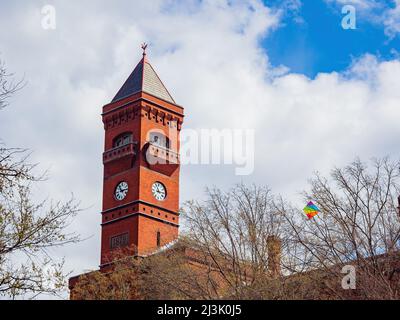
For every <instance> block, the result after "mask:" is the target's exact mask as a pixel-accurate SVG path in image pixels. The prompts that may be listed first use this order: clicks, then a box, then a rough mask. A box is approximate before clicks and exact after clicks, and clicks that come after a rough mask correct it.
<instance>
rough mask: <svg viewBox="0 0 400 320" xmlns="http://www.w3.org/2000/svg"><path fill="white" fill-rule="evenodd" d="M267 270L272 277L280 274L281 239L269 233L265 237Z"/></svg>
mask: <svg viewBox="0 0 400 320" xmlns="http://www.w3.org/2000/svg"><path fill="white" fill-rule="evenodd" d="M267 250H268V270H269V272H270V274H271V276H272V277H273V278H276V277H279V276H280V275H281V252H282V241H281V239H279V237H277V236H274V235H270V236H268V238H267Z"/></svg>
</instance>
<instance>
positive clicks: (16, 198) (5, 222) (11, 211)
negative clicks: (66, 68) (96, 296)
mask: <svg viewBox="0 0 400 320" xmlns="http://www.w3.org/2000/svg"><path fill="white" fill-rule="evenodd" d="M20 87H21V82H18V83H17V84H14V83H13V82H12V80H10V75H9V74H7V73H6V71H5V68H4V65H3V64H0V108H3V107H4V106H6V105H7V99H8V98H9V97H10V96H11V95H12V94H13V93H15V92H16V91H17V90H18V89H19V88H20ZM34 168H35V165H33V164H30V163H29V154H28V153H27V151H26V150H22V149H9V148H5V147H0V295H5V296H9V297H16V296H18V295H21V294H25V293H28V294H30V295H32V296H33V297H34V296H35V295H37V294H39V293H51V294H55V293H57V292H58V291H59V290H60V289H61V288H64V287H65V274H64V272H63V261H54V260H53V259H52V258H51V256H50V254H49V249H50V248H52V247H59V246H62V245H65V244H67V243H72V242H76V241H78V240H79V237H78V236H77V235H75V234H70V233H67V232H66V228H67V226H68V225H69V223H70V221H71V219H72V218H73V217H74V216H75V215H76V214H77V212H78V211H79V209H78V205H77V203H76V202H75V201H74V200H73V199H71V200H70V201H68V202H66V203H61V202H56V203H47V202H46V201H44V202H39V203H37V202H36V203H35V201H33V200H32V199H33V197H32V193H31V188H32V185H36V184H37V183H39V182H40V181H42V180H43V175H42V174H39V175H35V174H34Z"/></svg>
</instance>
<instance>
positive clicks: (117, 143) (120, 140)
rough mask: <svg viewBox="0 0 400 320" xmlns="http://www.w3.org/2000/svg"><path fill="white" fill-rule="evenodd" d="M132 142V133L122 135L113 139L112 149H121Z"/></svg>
mask: <svg viewBox="0 0 400 320" xmlns="http://www.w3.org/2000/svg"><path fill="white" fill-rule="evenodd" d="M132 142H133V139H132V133H123V134H121V135H119V136H118V137H116V138H115V139H114V142H113V148H118V147H122V146H125V145H127V144H130V143H132Z"/></svg>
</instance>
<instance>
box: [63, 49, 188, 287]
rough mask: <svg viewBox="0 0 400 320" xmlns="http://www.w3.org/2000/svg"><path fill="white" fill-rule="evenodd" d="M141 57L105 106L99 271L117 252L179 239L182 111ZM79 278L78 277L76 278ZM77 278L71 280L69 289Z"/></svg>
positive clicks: (145, 248)
mask: <svg viewBox="0 0 400 320" xmlns="http://www.w3.org/2000/svg"><path fill="white" fill-rule="evenodd" d="M142 48H143V58H142V59H141V60H140V62H139V63H138V64H137V66H136V67H135V68H134V70H133V72H132V73H131V74H130V75H129V77H128V79H127V80H126V81H125V83H124V84H123V85H122V87H121V89H120V90H119V91H118V93H117V94H116V95H115V97H114V99H113V100H112V101H111V102H110V103H109V104H106V105H105V106H103V112H102V120H103V124H104V130H105V144H104V153H103V164H104V180H103V181H104V182H103V205H102V212H101V216H102V218H101V219H102V220H101V259H100V270H102V269H104V268H107V266H108V265H109V264H110V263H111V262H112V257H111V256H112V253H113V252H114V251H115V250H125V252H126V255H134V256H139V257H140V256H143V255H146V254H148V253H151V252H153V251H155V250H157V249H158V248H160V247H163V246H165V245H166V244H168V243H170V242H172V241H174V240H176V239H177V238H178V228H179V167H180V160H179V148H180V142H179V134H180V130H181V128H182V123H183V118H184V109H183V108H182V107H181V106H179V105H178V104H177V103H176V102H175V100H174V99H173V98H172V96H171V94H170V93H169V92H168V90H167V88H166V87H165V86H164V84H163V82H162V81H161V79H160V78H159V77H158V75H157V73H156V72H155V70H154V69H153V67H152V66H151V64H150V63H149V61H148V59H147V56H146V46H143V47H142ZM78 277H79V276H78ZM78 277H73V278H71V279H70V287H73V284H74V283H75V282H76V281H77V279H78Z"/></svg>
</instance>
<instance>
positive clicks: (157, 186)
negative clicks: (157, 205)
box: [151, 182, 167, 201]
mask: <svg viewBox="0 0 400 320" xmlns="http://www.w3.org/2000/svg"><path fill="white" fill-rule="evenodd" d="M151 192H152V193H153V196H154V198H156V199H157V200H158V201H163V200H164V199H165V198H166V197H167V190H166V189H165V186H164V185H163V184H162V183H161V182H155V183H153V186H152V187H151Z"/></svg>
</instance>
